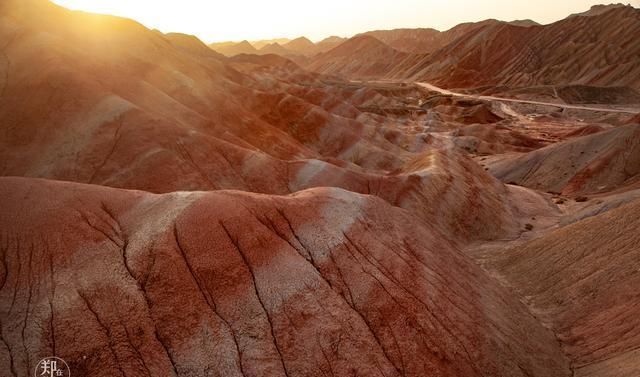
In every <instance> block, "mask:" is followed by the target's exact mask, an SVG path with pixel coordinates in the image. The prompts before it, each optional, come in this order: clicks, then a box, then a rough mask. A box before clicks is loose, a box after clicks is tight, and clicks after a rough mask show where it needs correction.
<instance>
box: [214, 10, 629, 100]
mask: <svg viewBox="0 0 640 377" xmlns="http://www.w3.org/2000/svg"><path fill="white" fill-rule="evenodd" d="M638 35H640V10H638V9H636V8H634V7H632V6H630V5H623V4H612V5H596V6H593V7H592V8H591V9H590V10H588V11H586V12H584V13H578V14H572V15H570V16H568V17H567V18H565V19H563V20H561V21H558V22H555V23H552V24H549V25H540V24H538V23H536V22H534V21H531V20H517V21H511V22H504V21H498V20H494V19H490V20H485V21H480V22H473V23H463V24H460V25H457V26H455V27H453V28H451V29H449V30H447V31H443V32H441V31H438V30H435V29H427V28H424V29H395V30H376V31H369V32H365V33H361V34H358V35H356V36H354V37H352V38H349V39H344V38H340V37H330V38H327V39H325V40H323V41H321V42H319V43H313V42H311V41H310V40H309V39H307V38H305V37H301V38H298V39H295V40H287V39H282V40H273V41H257V42H248V41H243V42H240V43H229V42H226V43H216V44H212V45H210V47H211V48H212V49H214V50H215V51H217V52H219V53H221V54H223V55H225V56H234V55H238V54H267V53H273V54H278V55H281V56H284V57H288V58H291V59H293V60H294V61H296V62H297V63H298V64H301V65H303V67H304V68H307V69H310V70H312V71H316V72H319V73H326V74H333V75H340V76H343V77H345V78H349V79H371V78H378V79H379V78H393V79H403V80H412V81H418V80H422V81H429V82H432V83H435V84H438V85H441V86H445V87H459V88H460V87H480V86H489V85H492V86H496V85H509V86H531V85H553V84H586V85H598V86H611V85H615V86H629V87H632V88H634V89H639V88H640V38H638V37H637V36H638ZM301 57H304V59H303V60H301V59H300V58H301Z"/></svg>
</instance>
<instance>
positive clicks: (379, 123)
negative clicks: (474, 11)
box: [0, 0, 640, 377]
mask: <svg viewBox="0 0 640 377" xmlns="http://www.w3.org/2000/svg"><path fill="white" fill-rule="evenodd" d="M531 27H532V28H535V27H536V26H531ZM345 45H346V47H343V46H338V47H336V48H334V49H333V50H332V51H329V52H328V53H327V54H330V55H329V56H333V57H335V58H337V59H338V60H340V61H341V62H343V63H344V62H347V60H348V59H349V58H350V57H352V55H350V53H351V51H350V49H351V48H353V49H355V51H356V52H358V51H359V52H360V54H361V55H362V56H363V58H364V57H367V58H368V59H369V60H364V59H363V60H361V61H360V62H359V63H360V64H361V66H360V67H357V66H355V65H351V66H349V69H350V70H351V71H352V72H353V73H355V74H358V75H360V74H361V75H376V74H379V72H382V71H384V69H387V68H388V67H384V66H381V65H377V64H379V63H378V62H376V60H375V59H373V58H374V57H385V58H386V59H387V60H383V61H385V62H386V63H385V64H389V62H390V61H391V62H393V61H394V59H396V58H398V59H399V58H400V56H401V55H407V54H404V53H402V52H399V51H397V50H395V49H393V48H391V47H389V46H387V45H385V44H384V43H383V42H380V41H378V40H377V39H375V38H373V37H358V38H354V39H351V40H349V41H347V42H346V43H345ZM203 46H204V45H203V44H202V43H201V42H200V41H199V40H197V39H196V38H193V37H189V36H185V35H180V34H167V35H164V34H162V33H159V32H156V31H151V30H148V29H146V28H145V27H143V26H142V25H140V24H138V23H136V22H133V21H130V20H125V19H122V18H118V17H109V16H97V15H90V14H86V13H82V12H70V11H67V10H64V9H62V8H59V7H57V6H54V5H52V4H50V3H48V2H45V1H40V0H8V1H5V2H3V3H1V4H0V48H1V50H0V69H1V70H0V73H2V74H0V80H1V81H0V85H1V86H0V175H2V176H3V177H2V178H0V208H1V210H0V340H1V341H0V350H1V352H0V370H2V371H8V373H10V374H12V375H16V376H22V375H31V373H32V371H33V369H34V366H35V364H36V363H37V362H38V360H39V359H41V358H42V357H43V355H45V356H50V355H57V356H60V357H62V358H64V359H65V360H66V361H67V362H68V363H69V364H70V366H71V367H72V375H74V376H75V375H79V376H84V375H87V376H89V375H90V376H113V375H116V376H123V377H124V376H130V375H150V376H156V375H159V376H165V375H167V376H199V375H214V376H229V375H231V376H245V375H246V376H249V375H269V376H272V375H273V376H299V375H304V376H321V375H322V376H324V375H330V376H350V375H366V376H370V375H372V376H381V377H382V376H424V375H439V376H443V377H456V376H496V377H498V376H500V377H502V376H505V377H506V376H515V377H531V376H535V377H546V376H571V375H574V372H575V371H578V372H579V373H584V375H585V376H592V375H593V376H595V375H597V373H598V372H599V371H602V370H606V369H607V367H610V370H616V369H617V368H626V369H627V370H630V371H633V370H634V368H636V369H637V364H638V363H637V358H636V359H634V356H635V353H634V352H633V349H634V347H637V343H638V340H637V336H636V335H637V334H636V333H635V332H634V331H635V330H634V329H635V328H634V327H633V326H634V325H635V322H634V318H636V317H637V314H638V313H637V308H636V306H637V305H636V302H637V300H636V299H635V297H634V296H633V292H635V291H634V290H633V289H634V288H633V287H635V285H634V283H635V279H636V278H635V275H633V274H632V272H634V271H635V270H637V269H638V265H637V258H633V256H634V255H633V251H634V249H633V245H635V244H636V243H637V242H635V241H636V240H635V239H634V236H635V233H634V232H633V229H635V228H637V224H636V222H634V221H633V219H634V218H635V219H637V218H638V216H637V212H638V211H637V208H636V207H625V208H624V209H621V210H620V211H626V212H624V214H625V216H622V214H621V212H620V211H618V212H611V214H610V215H608V216H609V217H601V216H598V217H594V219H592V220H591V221H587V222H581V221H579V219H581V218H583V217H593V216H595V215H597V214H598V213H600V212H602V211H605V210H608V209H609V208H613V207H615V206H617V205H621V204H620V203H622V202H625V201H628V200H627V199H628V198H623V199H620V198H614V199H608V198H604V199H602V202H600V201H595V200H594V201H593V202H591V203H590V204H592V205H593V207H590V206H589V205H587V206H585V207H584V208H580V209H579V210H578V211H577V212H576V213H577V215H576V214H575V213H569V214H565V213H564V211H565V209H563V208H560V207H558V206H556V205H555V204H554V202H553V201H552V200H551V196H550V195H547V194H545V193H541V192H537V191H534V190H532V189H528V188H525V187H518V186H513V185H505V184H503V183H502V182H501V181H499V180H498V179H496V178H495V177H494V176H492V175H491V174H490V171H485V169H489V170H490V168H491V167H492V166H491V162H486V163H485V164H486V165H487V167H486V168H484V167H481V166H480V165H479V164H478V163H477V162H476V160H474V159H473V158H472V157H471V156H470V153H472V151H470V149H471V148H469V149H466V147H468V146H470V145H472V144H473V143H476V145H477V149H478V150H482V151H485V152H491V153H493V152H496V153H502V152H505V151H512V150H526V151H530V150H532V149H536V148H539V147H541V146H543V145H546V144H547V141H546V140H541V139H539V138H538V137H537V136H538V135H540V134H541V133H542V132H543V131H544V132H546V130H548V129H550V128H552V126H550V125H548V124H547V123H544V122H543V123H540V124H537V123H535V122H533V121H531V120H529V118H528V117H526V116H525V115H524V114H520V113H518V112H517V111H516V110H514V109H511V108H509V109H507V108H504V107H497V106H493V105H492V104H491V103H489V102H486V101H475V100H462V99H454V98H450V97H446V96H436V97H430V98H426V94H425V93H424V92H423V91H421V90H419V89H418V88H415V87H412V86H409V85H400V84H394V85H389V86H385V85H383V84H378V83H372V85H361V84H355V83H352V82H347V81H342V80H340V79H339V78H337V77H335V76H330V75H326V74H318V73H312V72H309V71H307V70H305V69H303V68H302V67H301V66H300V65H299V64H295V63H294V62H292V61H291V60H289V59H287V58H284V57H282V56H277V55H263V56H259V55H255V54H249V55H247V54H241V55H238V56H234V57H231V58H227V57H223V56H221V55H220V54H217V53H215V52H213V51H208V50H207V49H206V47H203ZM372 52H373V53H372ZM321 56H322V55H321ZM327 61H328V60H327ZM44 63H46V64H44ZM332 69H334V70H335V71H336V73H341V74H342V73H343V72H341V71H340V70H339V69H335V67H333V68H332ZM372 77H374V76H372ZM580 93H582V91H580ZM574 94H575V93H574ZM580 98H582V97H580ZM589 98H591V97H589ZM425 99H427V100H426V101H425ZM372 109H373V110H372ZM389 109H391V110H394V111H390V110H389ZM518 111H519V109H518ZM624 120H625V121H626V120H627V119H626V118H625V119H624ZM520 122H527V123H526V124H525V126H522V125H521V124H520ZM580 124H582V123H580ZM432 127H433V128H436V129H440V128H442V131H441V132H433V131H431V128H432ZM530 127H531V128H534V131H533V132H532V133H531V134H529V132H530ZM535 127H539V128H540V129H541V130H542V131H540V129H535ZM556 127H557V128H560V129H561V132H562V133H563V134H568V133H572V132H574V131H575V132H576V134H575V135H578V134H580V133H582V132H584V133H590V132H597V131H600V130H602V129H607V130H609V129H610V128H611V127H612V126H611V125H605V127H602V128H601V127H600V126H598V125H588V126H585V127H575V126H574V125H573V124H572V123H571V122H570V121H569V120H567V123H561V124H560V125H559V126H556ZM636 128H637V127H635V126H626V127H621V128H615V129H612V130H609V131H606V132H605V133H600V134H593V135H590V136H587V138H588V137H593V138H594V139H583V138H577V137H576V138H574V139H571V140H569V141H567V142H565V143H561V144H557V145H556V146H554V147H555V149H552V150H551V151H550V150H549V149H540V150H539V151H537V152H538V153H543V154H545V155H547V157H548V158H547V159H548V160H549V161H559V160H563V161H562V164H564V160H568V161H570V162H571V161H573V162H576V161H577V162H578V163H579V164H577V166H579V167H580V169H582V167H583V164H584V165H588V168H589V169H591V170H589V171H592V172H595V173H594V174H592V175H584V174H582V173H583V172H584V171H585V170H584V169H583V170H580V174H582V178H584V179H582V180H580V181H574V183H576V182H577V183H579V185H577V184H576V185H573V186H571V187H577V188H578V189H580V190H587V192H590V191H588V190H592V188H593V187H596V188H597V189H598V190H600V188H599V186H598V185H600V184H602V182H612V186H611V187H613V189H619V190H621V191H624V190H629V187H631V186H632V185H634V184H635V185H637V182H638V181H634V182H635V183H633V182H631V183H629V182H628V181H629V180H628V179H627V178H625V177H627V174H630V176H629V177H631V175H634V174H635V176H637V169H636V168H637V166H640V165H638V164H637V163H636V162H637V157H638V156H637V153H635V152H636V151H637V149H638V148H637V142H636V141H637V140H639V139H640V138H638V135H637V130H636ZM530 135H533V136H530ZM575 135H572V136H575ZM567 137H568V136H567ZM595 137H598V138H599V139H595ZM585 140H587V142H585ZM598 140H599V144H598ZM460 146H463V147H465V149H466V150H467V151H469V152H467V151H465V150H463V149H461V148H460ZM600 147H602V148H603V149H602V150H601V149H600ZM549 148H550V147H549ZM580 151H585V153H584V154H585V155H586V156H582V154H580V153H579V152H580ZM534 153H536V152H529V153H527V154H521V155H520V156H521V158H522V161H521V160H519V159H516V160H518V161H516V162H515V163H512V164H511V165H509V166H510V168H513V169H515V170H518V169H519V168H520V166H523V165H527V164H528V162H527V161H528V159H529V158H531V156H534ZM581 156H582V157H581ZM534 159H535V158H534ZM543 160H544V159H543ZM505 161H506V160H505ZM540 165H542V163H541V164H540ZM603 166H606V167H607V168H608V169H604V168H602V167H603ZM560 168H561V169H557V170H558V171H560V172H567V174H568V173H570V172H572V171H573V170H571V169H573V167H571V169H570V168H569V167H568V166H567V165H566V164H564V165H560ZM592 168H593V169H592ZM530 170H531V171H532V172H534V171H539V172H545V171H546V170H545V169H543V168H541V167H540V166H538V165H537V164H534V167H533V168H532V169H530ZM532 174H534V173H532ZM580 174H578V175H580ZM7 176H22V177H26V178H11V177H7ZM541 176H542V178H543V179H542V182H543V183H545V184H546V183H549V182H551V180H549V181H547V180H546V178H545V175H544V174H541ZM61 180H63V181H67V182H61ZM632 180H633V178H632ZM552 183H554V184H555V181H554V182H552ZM633 187H635V188H637V187H638V186H633ZM140 190H144V191H140ZM623 194H627V192H623ZM632 194H633V195H631V194H630V195H629V198H631V197H632V196H635V195H640V194H638V193H637V192H634V193H632ZM568 222H569V223H570V222H575V224H574V225H572V226H571V227H570V228H567V229H566V230H565V229H558V230H557V231H556V232H554V233H550V232H549V231H548V229H549V228H550V227H551V228H558V227H561V226H563V225H564V224H566V223H568ZM533 224H535V225H533ZM603 224H604V225H603ZM593 229H597V230H598V231H599V233H595V232H593ZM574 234H577V235H578V236H577V238H575V239H573V238H571V237H572V235H574ZM533 237H539V238H540V241H539V242H540V243H536V242H537V240H532V241H531V238H533ZM511 240H515V241H513V242H521V241H525V240H529V241H530V242H531V243H528V242H527V243H524V247H523V248H522V249H520V248H510V249H509V253H506V254H505V255H504V256H502V255H495V257H496V258H493V256H488V257H487V258H486V260H484V262H486V263H485V267H487V268H489V271H487V270H485V269H483V268H481V266H480V265H479V264H478V261H477V260H475V259H473V256H472V255H474V252H477V250H476V249H480V250H483V248H487V247H492V246H493V247H495V246H494V245H498V246H500V245H504V243H505V242H510V241H511ZM560 241H564V242H566V243H565V244H562V243H561V242H560ZM616 242H618V243H616ZM584 244H594V245H596V247H597V248H598V249H597V250H590V252H589V253H588V254H587V253H584V252H583V251H584V250H585V249H584V248H582V245H584ZM553 245H561V247H565V246H566V248H567V249H568V250H572V252H571V254H570V255H569V257H570V258H567V260H564V259H562V258H565V257H567V255H566V254H563V253H562V250H560V249H558V250H555V249H553ZM603 245H605V246H603ZM607 245H609V246H611V247H612V248H613V247H618V246H619V251H617V250H609V249H607V248H606V246H607ZM600 248H602V250H603V251H601V250H600ZM520 250H524V251H522V253H523V254H519V252H518V251H520ZM545 251H549V252H548V253H547V252H545ZM588 251H589V250H588ZM561 254H562V255H561ZM558 256H560V257H562V258H560V259H558ZM605 256H613V257H611V258H605ZM502 257H504V258H505V259H502ZM528 261H532V263H534V264H533V265H532V264H529V263H528ZM558 261H561V262H562V263H556V262H558ZM565 262H566V264H565ZM596 262H597V263H596ZM549 263H551V264H553V266H551V267H549V266H550V265H549ZM493 266H497V267H495V268H494V267H493ZM545 266H547V267H546V268H547V269H550V271H551V272H549V271H546V270H545V271H541V270H540V269H544V268H545ZM567 266H569V267H567ZM594 266H596V267H598V268H595V267H594ZM573 267H575V270H574V271H576V272H577V273H576V274H574V275H572V276H570V277H565V276H564V275H563V274H562V273H563V271H561V270H558V269H559V268H567V269H568V268H573ZM538 268H539V269H538ZM594 268H595V269H594ZM596 270H597V271H596ZM600 271H604V272H603V274H602V275H599V273H600ZM617 272H620V273H619V274H618V273H617ZM496 276H498V277H499V278H500V280H498V279H496ZM558 278H561V279H559V280H558V281H556V280H554V279H558ZM551 282H557V284H556V283H554V284H553V287H551V288H552V289H550V290H546V289H538V286H539V284H542V285H544V287H543V288H546V287H547V285H546V284H547V283H551ZM504 284H510V285H511V286H505V285H504ZM576 286H578V287H579V289H575V288H574V287H576ZM598 289H601V290H602V294H599V293H598V291H597V290H598ZM568 301H572V302H577V303H579V304H575V305H574V304H571V305H569V304H567V305H564V304H563V303H566V302H568ZM620 303H622V304H620ZM610 304H611V305H610ZM607 305H609V306H607ZM607 307H610V308H612V309H607ZM546 310H548V311H550V312H551V313H552V314H554V315H546V314H545V313H544V311H546ZM541 311H542V313H541ZM555 314H558V315H557V316H556V315H555ZM617 318H622V320H620V321H619V322H618V321H617V320H616V319H617ZM608 321H613V322H615V323H613V324H609V323H608ZM636 327H637V326H636ZM585 337H587V338H588V339H585ZM577 375H580V374H577Z"/></svg>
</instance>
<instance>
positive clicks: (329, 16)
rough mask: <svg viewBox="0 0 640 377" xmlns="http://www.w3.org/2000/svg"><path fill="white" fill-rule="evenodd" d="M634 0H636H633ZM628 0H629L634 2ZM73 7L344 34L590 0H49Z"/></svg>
mask: <svg viewBox="0 0 640 377" xmlns="http://www.w3.org/2000/svg"><path fill="white" fill-rule="evenodd" d="M637 1H638V0H637ZM637 1H636V2H637ZM53 2H55V3H56V4H59V5H62V6H65V7H67V8H71V9H76V10H85V11H89V12H97V13H104V14H112V15H117V16H123V17H128V18H132V19H135V20H137V21H139V22H141V23H143V24H144V25H145V26H147V27H150V28H156V29H159V30H161V31H163V32H182V33H188V34H194V35H197V36H198V37H200V38H201V39H203V40H204V41H206V42H213V41H229V40H231V41H240V40H244V39H247V40H258V39H268V38H276V37H287V38H295V37H299V36H302V35H304V36H307V37H308V38H310V39H312V40H314V41H318V40H320V39H323V38H326V37H328V36H331V35H339V36H352V35H354V34H357V33H360V32H363V31H366V30H374V29H390V28H399V27H409V28H414V27H432V28H436V29H439V30H446V29H449V28H451V27H452V26H455V25H456V24H458V23H461V22H470V21H480V20H484V19H488V18H497V19H502V20H507V21H510V20H515V19H533V20H535V21H537V22H540V23H549V22H553V21H556V20H558V19H561V18H563V17H565V16H566V15H567V14H570V13H574V12H581V11H584V9H588V8H589V7H590V6H591V5H593V4H597V3H598V1H597V0H565V1H562V2H558V1H556V0H541V1H538V2H536V3H532V2H530V1H528V0H526V1H525V0H498V1H488V0H451V1H446V2H444V1H440V0H397V1H373V2H372V1H365V0H352V1H344V0H326V1H323V2H322V3H319V2H318V3H309V2H302V1H297V0H274V1H261V0H237V1H224V2H222V1H215V2H212V1H202V0H182V1H170V0H161V1H154V0H136V1H131V0H53Z"/></svg>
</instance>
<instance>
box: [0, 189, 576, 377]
mask: <svg viewBox="0 0 640 377" xmlns="http://www.w3.org/2000/svg"><path fill="white" fill-rule="evenodd" d="M0 206H1V207H2V208H3V211H0V226H1V229H2V233H1V235H0V241H1V244H2V245H3V246H2V257H3V261H4V263H3V270H2V275H0V276H1V277H2V282H3V284H2V289H1V290H0V308H1V309H0V318H2V330H3V331H2V340H3V342H2V343H0V348H2V350H3V351H2V352H0V355H1V356H0V367H2V368H3V370H14V371H17V373H19V374H20V375H26V374H27V371H30V370H32V369H33V367H34V366H35V363H37V360H38V359H40V358H41V357H42V355H51V354H55V355H57V356H59V357H61V358H63V359H64V360H66V361H67V363H68V364H69V365H70V367H71V369H72V371H73V373H75V375H86V376H103V375H104V376H106V375H109V376H112V375H114V374H115V375H122V376H125V375H136V374H142V375H147V374H148V375H153V376H159V375H163V376H192V375H204V374H207V373H209V374H213V375H220V376H242V375H270V376H287V375H288V376H299V375H324V374H328V375H336V376H346V375H352V374H354V373H355V374H361V375H367V376H424V375H429V374H438V375H441V376H452V377H453V376H460V375H464V376H478V377H480V376H489V375H491V376H521V377H525V376H550V375H553V376H569V375H570V370H569V368H568V363H567V361H566V360H565V359H564V357H563V356H562V354H561V352H560V349H559V347H558V344H557V342H556V340H555V338H554V337H553V334H552V333H551V332H549V331H548V330H546V329H544V328H543V327H542V326H541V325H540V324H539V323H538V322H537V321H536V320H535V318H534V317H532V316H531V315H530V314H529V313H528V312H527V311H526V309H525V308H524V306H523V305H522V304H521V303H520V302H518V300H517V299H515V298H513V297H511V294H510V292H509V290H507V289H505V288H504V287H501V286H500V285H499V284H495V282H494V281H493V280H492V279H491V278H489V276H488V275H487V274H486V273H485V272H484V271H483V270H482V269H480V268H479V267H478V266H477V265H476V264H475V263H473V262H472V261H471V260H470V259H469V258H468V257H466V256H465V255H463V254H461V253H460V252H459V251H458V250H457V249H456V248H455V247H454V246H453V245H452V244H451V243H449V242H448V241H446V240H445V238H443V237H442V235H440V234H439V233H438V231H437V230H435V229H434V228H433V227H432V226H431V225H429V224H428V223H426V222H423V221H420V220H418V219H417V218H415V217H414V216H412V215H410V214H409V212H407V211H404V210H401V209H398V208H395V207H392V206H390V205H388V204H386V203H385V202H383V201H382V200H380V199H377V198H375V197H373V196H365V195H358V194H354V193H350V192H347V191H343V190H338V189H331V188H322V189H314V190H309V191H303V192H299V193H296V194H294V195H291V196H286V197H277V196H267V195H256V194H247V193H240V192H225V191H218V192H209V193H173V194H166V195H153V194H148V193H143V192H139V191H123V190H115V189H108V188H102V187H98V186H87V185H80V184H74V183H56V182H50V181H43V180H34V179H15V178H1V179H0ZM27 224H28V225H27ZM25 314H26V316H25ZM23 372H24V373H23Z"/></svg>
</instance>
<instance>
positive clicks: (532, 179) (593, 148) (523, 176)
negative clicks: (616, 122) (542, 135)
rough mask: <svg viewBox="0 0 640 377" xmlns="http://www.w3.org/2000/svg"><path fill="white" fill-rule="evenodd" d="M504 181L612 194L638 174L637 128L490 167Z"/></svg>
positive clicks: (580, 139) (568, 191) (582, 139)
mask: <svg viewBox="0 0 640 377" xmlns="http://www.w3.org/2000/svg"><path fill="white" fill-rule="evenodd" d="M490 172H491V173H492V174H494V175H495V176H496V177H498V178H499V179H501V180H503V181H504V182H515V183H517V184H520V185H523V186H527V187H530V188H534V189H536V190H542V191H553V192H561V193H564V194H567V195H575V194H588V193H599V192H606V191H612V190H616V189H620V188H623V187H624V186H625V185H629V184H632V183H634V182H635V181H636V180H637V178H638V174H639V173H640V125H638V124H631V125H628V126H623V127H618V128H614V129H612V130H609V131H605V132H600V133H595V134H591V135H587V136H583V137H578V138H575V139H571V140H569V141H566V142H564V143H559V144H554V145H551V146H548V147H546V148H542V149H538V150H536V151H533V152H529V153H526V154H523V155H505V156H504V157H501V158H498V159H497V160H496V161H495V162H493V163H491V164H490Z"/></svg>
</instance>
